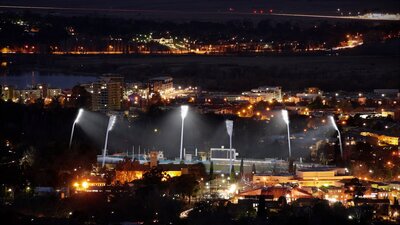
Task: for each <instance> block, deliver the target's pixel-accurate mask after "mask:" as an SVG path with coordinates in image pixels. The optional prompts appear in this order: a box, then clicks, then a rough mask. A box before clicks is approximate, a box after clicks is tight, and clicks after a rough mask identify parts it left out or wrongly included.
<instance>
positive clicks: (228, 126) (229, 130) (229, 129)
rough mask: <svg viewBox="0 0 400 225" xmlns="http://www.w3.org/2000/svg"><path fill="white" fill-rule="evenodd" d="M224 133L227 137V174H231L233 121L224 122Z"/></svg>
mask: <svg viewBox="0 0 400 225" xmlns="http://www.w3.org/2000/svg"><path fill="white" fill-rule="evenodd" d="M225 124H226V131H227V133H228V135H229V174H230V173H232V166H233V165H232V164H233V162H232V158H233V156H232V134H233V121H232V120H226V121H225Z"/></svg>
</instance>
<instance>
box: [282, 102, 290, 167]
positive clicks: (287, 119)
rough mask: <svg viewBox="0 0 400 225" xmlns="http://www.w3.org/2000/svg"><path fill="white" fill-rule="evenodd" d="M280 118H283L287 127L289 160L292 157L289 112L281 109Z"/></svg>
mask: <svg viewBox="0 0 400 225" xmlns="http://www.w3.org/2000/svg"><path fill="white" fill-rule="evenodd" d="M282 118H283V121H285V123H286V127H287V135H288V148H289V160H290V158H291V157H292V149H291V146H290V129H289V113H288V111H287V110H286V109H284V110H282Z"/></svg>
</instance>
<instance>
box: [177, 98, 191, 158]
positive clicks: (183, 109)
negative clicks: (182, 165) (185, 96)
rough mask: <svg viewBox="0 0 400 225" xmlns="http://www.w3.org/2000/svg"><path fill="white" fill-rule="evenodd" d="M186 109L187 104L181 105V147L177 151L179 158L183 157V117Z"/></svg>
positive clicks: (186, 111)
mask: <svg viewBox="0 0 400 225" xmlns="http://www.w3.org/2000/svg"><path fill="white" fill-rule="evenodd" d="M188 111H189V106H187V105H181V118H182V128H181V147H180V151H179V153H180V155H179V159H180V160H183V159H184V158H183V157H184V156H183V128H184V126H185V118H186V115H187V113H188Z"/></svg>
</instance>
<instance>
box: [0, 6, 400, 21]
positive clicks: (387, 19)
mask: <svg viewBox="0 0 400 225" xmlns="http://www.w3.org/2000/svg"><path fill="white" fill-rule="evenodd" d="M0 8H2V9H31V10H57V11H82V12H83V11H87V12H127V13H129V12H131V13H156V14H171V15H174V14H189V15H193V14H197V15H253V16H282V17H303V18H325V19H347V20H386V21H400V17H399V16H395V17H390V18H388V17H381V18H377V17H372V18H371V17H365V16H334V15H317V14H298V13H248V12H215V11H210V12H206V11H203V12H195V11H174V10H153V9H106V8H74V7H52V6H23V5H0Z"/></svg>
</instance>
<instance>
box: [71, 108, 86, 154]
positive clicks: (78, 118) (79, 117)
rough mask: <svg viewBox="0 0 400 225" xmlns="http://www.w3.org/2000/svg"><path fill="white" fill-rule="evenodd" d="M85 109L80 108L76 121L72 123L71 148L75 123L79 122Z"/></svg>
mask: <svg viewBox="0 0 400 225" xmlns="http://www.w3.org/2000/svg"><path fill="white" fill-rule="evenodd" d="M83 111H84V110H83V109H79V111H78V115H77V116H76V118H75V120H74V123H73V124H72V130H71V137H70V139H69V148H71V145H72V138H73V137H74V131H75V125H76V124H77V123H79V120H80V119H81V117H82V114H83Z"/></svg>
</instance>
